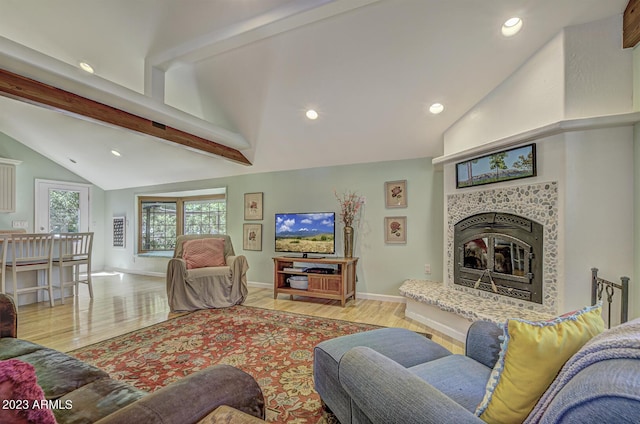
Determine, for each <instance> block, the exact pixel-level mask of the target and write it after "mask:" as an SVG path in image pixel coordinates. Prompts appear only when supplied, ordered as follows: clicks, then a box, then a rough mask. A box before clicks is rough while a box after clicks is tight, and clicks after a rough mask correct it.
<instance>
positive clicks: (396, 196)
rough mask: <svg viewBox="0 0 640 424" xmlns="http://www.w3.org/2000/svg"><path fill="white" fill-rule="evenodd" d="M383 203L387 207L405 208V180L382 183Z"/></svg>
mask: <svg viewBox="0 0 640 424" xmlns="http://www.w3.org/2000/svg"><path fill="white" fill-rule="evenodd" d="M384 203H385V205H386V207H387V208H406V207H407V180H401V181H387V182H386V183H384Z"/></svg>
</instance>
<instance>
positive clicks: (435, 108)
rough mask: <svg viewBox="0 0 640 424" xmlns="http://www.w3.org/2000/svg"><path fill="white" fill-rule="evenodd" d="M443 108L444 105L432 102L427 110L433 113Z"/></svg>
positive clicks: (437, 112)
mask: <svg viewBox="0 0 640 424" xmlns="http://www.w3.org/2000/svg"><path fill="white" fill-rule="evenodd" d="M443 110H444V105H443V104H442V103H434V104H432V105H431V106H429V112H431V113H433V114H434V115H437V114H439V113H442V111H443Z"/></svg>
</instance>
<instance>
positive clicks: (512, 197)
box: [400, 182, 559, 323]
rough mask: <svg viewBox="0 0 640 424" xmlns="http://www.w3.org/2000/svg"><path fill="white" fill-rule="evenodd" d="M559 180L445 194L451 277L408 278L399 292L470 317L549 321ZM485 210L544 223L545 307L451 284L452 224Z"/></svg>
mask: <svg viewBox="0 0 640 424" xmlns="http://www.w3.org/2000/svg"><path fill="white" fill-rule="evenodd" d="M558 203H559V201H558V183H557V182H548V183H540V184H530V185H520V186H512V187H504V188H496V189H491V190H482V191H468V192H462V193H457V194H450V195H448V196H447V252H446V254H447V276H448V278H447V281H446V282H445V283H439V282H433V281H426V280H406V281H405V282H404V283H403V284H402V286H401V287H400V294H402V295H403V296H405V297H407V298H411V299H413V300H415V301H417V302H421V303H426V304H429V305H434V306H436V307H438V308H439V309H441V310H443V311H447V312H451V313H454V314H456V315H458V316H460V317H463V318H466V319H468V320H470V321H476V320H485V321H492V322H497V323H498V322H504V321H505V320H506V319H507V318H510V317H516V316H517V317H521V318H524V319H529V320H541V319H549V318H550V317H552V316H555V315H556V314H557V312H558V311H557V309H558V222H559V218H558ZM483 212H503V213H511V214H514V215H520V216H523V217H525V218H528V219H531V220H533V221H536V222H539V223H540V224H542V225H543V250H544V259H543V264H542V269H543V277H542V278H543V281H542V287H543V303H542V305H540V304H537V303H533V302H526V301H521V300H518V299H514V298H510V297H506V296H501V295H497V294H494V293H489V292H485V291H481V290H476V289H473V288H471V287H461V286H458V285H454V284H453V273H454V269H453V268H454V263H453V261H454V252H453V245H454V240H453V237H454V225H455V224H456V223H457V222H459V221H460V220H462V219H464V218H467V217H469V216H472V215H475V214H478V213H483Z"/></svg>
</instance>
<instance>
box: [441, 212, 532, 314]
mask: <svg viewBox="0 0 640 424" xmlns="http://www.w3.org/2000/svg"><path fill="white" fill-rule="evenodd" d="M454 255H455V260H454V279H453V283H454V284H456V285H460V286H464V287H469V288H474V289H478V290H483V291H486V292H491V293H495V294H499V295H502V296H507V297H510V298H515V299H518V300H522V301H528V302H534V303H539V304H542V302H543V293H542V287H543V284H542V280H543V279H542V265H543V264H542V263H543V259H544V255H543V226H542V225H541V224H539V223H537V222H535V221H533V220H531V219H528V218H526V217H522V216H518V215H513V214H509V213H502V212H487V213H479V214H476V215H472V216H469V217H467V218H465V219H463V220H461V221H460V222H458V223H456V224H455V226H454Z"/></svg>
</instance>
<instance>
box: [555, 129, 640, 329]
mask: <svg viewBox="0 0 640 424" xmlns="http://www.w3.org/2000/svg"><path fill="white" fill-rule="evenodd" d="M565 146H566V165H565V167H564V168H565V173H566V177H565V184H564V187H565V195H564V199H565V202H564V203H565V217H564V218H565V219H564V228H563V233H564V240H565V252H564V257H565V261H564V262H565V275H564V281H565V299H564V305H565V308H564V310H572V309H577V308H581V307H583V306H585V305H587V304H588V303H589V302H590V299H591V298H590V294H589V293H588V290H587V284H586V282H587V281H588V279H589V277H590V272H589V269H590V268H591V267H596V268H598V269H599V270H600V272H599V274H600V275H601V276H602V277H603V278H606V279H608V280H611V281H616V282H619V281H620V280H619V279H620V277H621V276H623V275H624V276H628V277H632V276H633V273H634V240H633V239H634V232H633V228H634V227H633V225H634V224H633V221H634V215H633V208H634V186H633V184H630V182H631V180H632V176H633V173H634V163H633V161H634V159H633V127H631V126H627V127H621V128H608V129H601V130H593V131H584V132H574V133H567V134H566V135H565ZM637 313H638V312H637V311H634V312H633V314H634V316H637Z"/></svg>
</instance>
